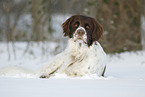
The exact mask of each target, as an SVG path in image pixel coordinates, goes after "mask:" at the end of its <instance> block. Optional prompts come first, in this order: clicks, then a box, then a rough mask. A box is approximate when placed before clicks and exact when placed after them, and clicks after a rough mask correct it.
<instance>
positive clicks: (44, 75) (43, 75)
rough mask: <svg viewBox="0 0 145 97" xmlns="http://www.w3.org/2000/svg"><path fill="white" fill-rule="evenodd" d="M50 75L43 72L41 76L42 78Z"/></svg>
mask: <svg viewBox="0 0 145 97" xmlns="http://www.w3.org/2000/svg"><path fill="white" fill-rule="evenodd" d="M49 77H50V75H48V74H42V75H41V76H40V78H49Z"/></svg>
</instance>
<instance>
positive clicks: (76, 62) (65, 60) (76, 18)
mask: <svg viewBox="0 0 145 97" xmlns="http://www.w3.org/2000/svg"><path fill="white" fill-rule="evenodd" d="M62 29H63V33H64V36H68V37H69V40H68V45H67V47H66V49H65V50H64V51H63V52H62V53H60V54H58V55H56V57H55V58H54V59H53V60H51V61H50V62H49V63H48V64H47V65H46V66H44V67H43V68H42V69H41V70H40V78H49V77H50V76H52V75H55V74H56V73H60V74H63V73H64V74H66V75H67V76H70V77H81V76H85V75H90V74H97V75H98V76H104V73H105V69H106V53H105V52H104V50H103V48H102V47H101V45H100V44H99V42H98V40H99V39H100V38H101V36H102V34H103V28H102V26H101V25H100V24H99V23H98V22H97V21H96V20H95V19H94V18H92V17H88V16H83V15H73V16H71V17H70V18H68V19H67V20H66V21H65V22H64V23H63V24H62Z"/></svg>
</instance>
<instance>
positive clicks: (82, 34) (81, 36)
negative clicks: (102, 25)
mask: <svg viewBox="0 0 145 97" xmlns="http://www.w3.org/2000/svg"><path fill="white" fill-rule="evenodd" d="M74 40H75V41H82V42H83V43H86V41H87V34H86V30H85V28H83V27H78V28H77V29H76V31H75V33H74Z"/></svg>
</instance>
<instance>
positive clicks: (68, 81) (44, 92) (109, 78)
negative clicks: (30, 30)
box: [0, 42, 145, 97]
mask: <svg viewBox="0 0 145 97" xmlns="http://www.w3.org/2000/svg"><path fill="white" fill-rule="evenodd" d="M30 44H31V45H30V47H29V49H28V50H27V52H26V53H24V50H25V49H26V47H27V44H26V43H25V42H16V43H15V50H16V59H15V58H14V56H13V50H12V44H11V43H9V50H10V55H11V56H10V60H8V52H7V45H6V44H5V43H0V97H58V96H59V97H145V92H144V90H145V51H136V52H133V51H132V52H124V53H121V54H109V55H108V64H107V70H106V74H105V77H104V78H103V77H97V76H96V75H90V76H84V77H77V78H69V77H67V76H66V75H65V74H63V75H60V74H57V75H56V76H54V77H52V78H49V79H40V78H38V76H37V75H35V73H34V72H35V71H37V70H38V69H39V68H41V67H42V66H44V65H45V64H46V63H47V62H48V61H49V60H51V58H53V57H54V56H55V54H54V52H55V50H56V48H58V45H59V44H58V43H56V42H47V43H39V44H38V43H30ZM42 48H43V49H44V50H45V51H43V50H42ZM59 51H62V50H61V49H59ZM55 53H56V52H55ZM6 71H7V74H6V75H3V74H2V73H3V72H6Z"/></svg>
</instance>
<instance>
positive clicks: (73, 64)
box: [65, 47, 90, 76]
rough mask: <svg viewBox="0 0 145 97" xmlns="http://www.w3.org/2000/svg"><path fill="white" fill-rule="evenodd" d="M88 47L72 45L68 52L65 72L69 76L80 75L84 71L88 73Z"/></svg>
mask: <svg viewBox="0 0 145 97" xmlns="http://www.w3.org/2000/svg"><path fill="white" fill-rule="evenodd" d="M88 51H89V48H88V47H76V48H75V47H74V48H72V49H71V51H70V52H69V58H68V59H69V62H67V63H68V64H66V65H67V67H66V69H65V73H66V74H67V75H69V76H82V75H84V74H85V73H86V74H88V73H89V72H90V70H89V69H90V68H89V65H88V59H89V55H88V53H89V52H88Z"/></svg>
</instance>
